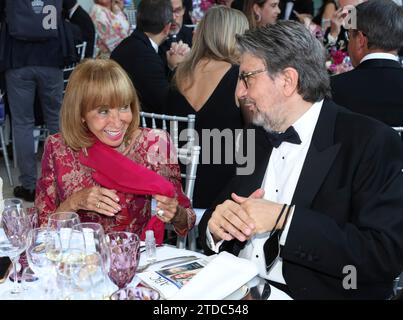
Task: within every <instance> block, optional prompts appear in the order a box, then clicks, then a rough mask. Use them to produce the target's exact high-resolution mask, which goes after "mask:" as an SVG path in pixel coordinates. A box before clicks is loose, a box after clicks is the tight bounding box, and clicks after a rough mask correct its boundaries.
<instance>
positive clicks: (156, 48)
mask: <svg viewBox="0 0 403 320" xmlns="http://www.w3.org/2000/svg"><path fill="white" fill-rule="evenodd" d="M148 39H150V42H151V45H152V46H153V48H154V50H155V52H156V53H158V44H156V43H155V42H154V40H153V39H151V38H148Z"/></svg>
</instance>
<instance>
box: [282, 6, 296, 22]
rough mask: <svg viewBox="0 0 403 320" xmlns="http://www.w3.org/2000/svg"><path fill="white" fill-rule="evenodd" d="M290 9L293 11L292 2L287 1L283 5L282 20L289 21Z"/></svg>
mask: <svg viewBox="0 0 403 320" xmlns="http://www.w3.org/2000/svg"><path fill="white" fill-rule="evenodd" d="M292 9H294V2H292V1H288V2H287V3H286V5H285V13H284V20H290V16H291V12H292Z"/></svg>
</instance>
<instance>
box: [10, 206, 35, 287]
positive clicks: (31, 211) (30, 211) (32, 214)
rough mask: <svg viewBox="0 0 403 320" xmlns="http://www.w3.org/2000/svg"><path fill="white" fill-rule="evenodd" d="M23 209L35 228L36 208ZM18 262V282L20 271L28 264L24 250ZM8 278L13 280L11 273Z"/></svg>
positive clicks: (20, 275)
mask: <svg viewBox="0 0 403 320" xmlns="http://www.w3.org/2000/svg"><path fill="white" fill-rule="evenodd" d="M23 210H24V211H25V213H26V214H27V215H28V217H29V219H30V221H31V225H32V229H34V228H37V227H38V224H39V220H38V209H37V208H35V207H28V208H24V209H23ZM18 262H19V263H20V265H21V269H20V272H18V273H17V280H18V281H19V282H21V277H22V271H23V270H24V269H25V268H26V267H27V266H28V261H27V255H26V252H25V251H24V252H23V253H22V254H21V255H20V259H19V261H18ZM10 279H11V280H13V281H14V274H13V273H12V274H11V275H10Z"/></svg>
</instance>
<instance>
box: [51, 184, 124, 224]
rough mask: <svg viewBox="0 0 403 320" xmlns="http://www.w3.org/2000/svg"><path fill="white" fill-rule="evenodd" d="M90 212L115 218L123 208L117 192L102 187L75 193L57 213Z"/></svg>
mask: <svg viewBox="0 0 403 320" xmlns="http://www.w3.org/2000/svg"><path fill="white" fill-rule="evenodd" d="M69 210H73V211H78V210H88V211H95V212H98V213H100V214H103V215H106V216H109V217H113V216H114V215H115V214H116V213H118V212H119V211H120V210H122V208H121V207H120V205H119V197H118V196H117V195H116V191H115V190H109V189H106V188H102V187H90V188H85V189H82V190H80V191H77V192H75V193H73V194H72V195H71V196H70V197H69V198H68V199H67V200H66V201H65V202H63V203H62V204H61V205H60V206H59V208H58V210H57V211H69Z"/></svg>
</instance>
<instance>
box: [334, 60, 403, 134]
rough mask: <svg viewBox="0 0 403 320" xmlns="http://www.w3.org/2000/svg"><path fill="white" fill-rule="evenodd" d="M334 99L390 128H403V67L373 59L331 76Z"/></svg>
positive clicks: (390, 61)
mask: <svg viewBox="0 0 403 320" xmlns="http://www.w3.org/2000/svg"><path fill="white" fill-rule="evenodd" d="M331 86H332V95H333V100H334V101H335V102H336V103H338V104H340V105H342V106H345V107H347V108H349V109H350V110H352V111H354V112H358V113H362V114H365V115H367V116H370V117H373V118H376V119H378V120H380V121H383V122H385V123H386V124H388V125H390V126H402V125H403V68H402V67H401V66H400V64H399V63H398V62H396V61H393V60H387V59H372V60H366V61H364V62H362V63H360V64H359V65H358V66H357V67H356V68H355V69H354V70H352V71H349V72H345V73H342V74H340V75H337V76H333V77H331Z"/></svg>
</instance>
